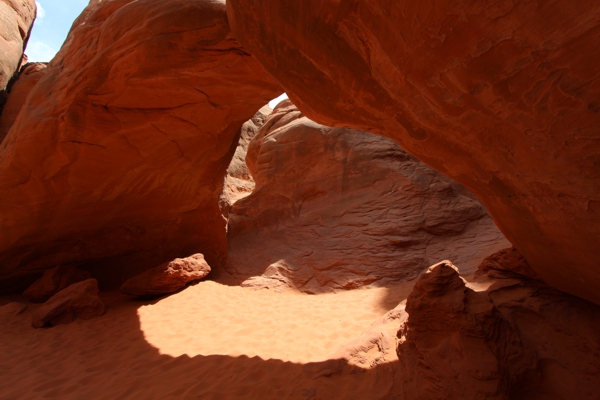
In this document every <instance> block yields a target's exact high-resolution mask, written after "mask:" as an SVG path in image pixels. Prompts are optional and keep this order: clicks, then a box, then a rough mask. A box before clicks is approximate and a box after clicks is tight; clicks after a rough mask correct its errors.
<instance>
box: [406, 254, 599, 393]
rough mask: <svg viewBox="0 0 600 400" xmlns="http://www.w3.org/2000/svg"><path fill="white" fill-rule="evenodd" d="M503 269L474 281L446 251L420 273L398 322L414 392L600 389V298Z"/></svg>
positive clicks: (409, 389)
mask: <svg viewBox="0 0 600 400" xmlns="http://www.w3.org/2000/svg"><path fill="white" fill-rule="evenodd" d="M501 274H504V275H503V276H502V275H498V274H494V277H495V278H496V279H495V280H493V281H488V282H480V285H479V286H478V285H477V284H475V286H471V285H466V282H465V281H464V280H463V279H462V278H461V277H460V276H459V274H458V270H457V268H456V267H454V265H452V264H451V263H450V262H448V261H445V262H442V263H440V264H438V265H434V266H432V267H431V268H430V269H429V271H428V273H426V274H424V275H422V276H421V277H420V278H419V280H418V281H417V283H416V285H415V288H414V290H413V292H412V293H411V294H410V295H409V297H408V300H407V304H406V311H407V312H408V314H409V315H408V319H407V320H406V322H405V323H404V324H403V326H402V328H401V330H400V332H399V339H400V340H399V345H398V358H399V362H400V371H399V373H398V374H397V377H398V378H399V379H400V380H401V382H400V384H401V385H402V388H403V391H404V396H405V398H406V399H461V398H464V399H482V398H485V399H540V400H541V399H567V398H577V399H593V398H596V397H597V394H598V391H599V390H600V382H599V381H598V379H597V376H598V374H599V373H600V334H599V333H598V332H600V330H599V329H600V318H599V317H600V308H599V307H598V306H596V305H594V304H591V303H588V302H587V301H585V300H581V299H578V298H576V297H573V296H570V295H568V294H565V293H562V292H559V291H557V290H555V289H553V288H550V287H549V286H547V285H545V284H544V283H542V282H540V281H537V280H530V279H527V278H523V277H522V276H521V277H519V275H516V274H512V273H509V272H501ZM484 284H486V285H484ZM490 284H491V286H490ZM481 285H483V286H481ZM485 287H488V288H487V290H482V288H485ZM474 289H477V290H474Z"/></svg>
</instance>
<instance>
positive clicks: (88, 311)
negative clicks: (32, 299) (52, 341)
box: [31, 279, 104, 328]
mask: <svg viewBox="0 0 600 400" xmlns="http://www.w3.org/2000/svg"><path fill="white" fill-rule="evenodd" d="M102 314H104V303H102V300H100V297H98V281H96V280H95V279H88V280H85V281H82V282H78V283H74V284H73V285H71V286H69V287H67V288H66V289H63V290H61V291H60V292H58V293H57V294H55V295H54V296H52V297H51V298H50V299H49V300H48V301H47V302H46V303H44V305H42V306H41V307H40V308H38V309H37V310H36V311H35V312H34V313H33V316H32V320H31V325H32V326H33V327H34V328H43V327H48V326H56V325H60V324H70V323H71V322H73V321H75V320H76V319H77V318H81V319H92V318H96V317H99V316H101V315H102Z"/></svg>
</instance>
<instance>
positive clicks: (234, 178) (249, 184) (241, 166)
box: [219, 105, 273, 218]
mask: <svg viewBox="0 0 600 400" xmlns="http://www.w3.org/2000/svg"><path fill="white" fill-rule="evenodd" d="M271 111H273V110H271V107H269V106H268V105H266V106H264V107H263V108H261V109H260V110H258V112H257V113H256V114H254V117H252V118H251V119H250V120H248V121H246V122H245V123H244V125H242V128H241V130H240V140H239V142H238V145H237V148H236V149H235V153H234V154H233V158H232V159H231V164H229V167H228V168H227V175H226V176H225V183H224V184H223V193H222V194H221V199H220V200H219V204H220V207H221V212H222V213H223V216H224V217H225V218H229V212H230V211H231V207H232V206H233V204H234V203H235V202H236V201H238V200H239V199H242V198H244V197H246V196H248V195H249V194H250V193H252V191H253V190H254V179H252V175H251V174H250V171H249V170H248V166H247V165H246V153H247V152H248V145H249V144H250V141H251V140H252V138H254V136H256V134H257V133H258V131H259V129H260V128H261V127H262V126H263V124H264V122H265V119H267V116H268V115H269V114H271Z"/></svg>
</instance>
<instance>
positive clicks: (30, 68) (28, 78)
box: [0, 63, 48, 143]
mask: <svg viewBox="0 0 600 400" xmlns="http://www.w3.org/2000/svg"><path fill="white" fill-rule="evenodd" d="M47 66H48V63H29V64H26V65H24V66H23V68H21V71H20V72H19V75H18V78H17V80H16V82H15V83H14V84H13V86H12V89H11V90H10V95H9V97H8V100H7V101H6V104H5V105H4V109H3V110H2V115H1V116H0V143H1V142H2V140H3V139H4V138H5V137H6V135H7V134H8V131H9V130H10V128H12V126H13V124H14V123H15V120H16V119H17V116H18V115H19V112H20V111H21V108H22V107H23V104H25V101H26V100H27V96H29V93H30V92H31V90H32V89H33V87H34V86H35V85H36V84H37V83H38V82H39V81H40V79H42V77H43V76H44V74H45V73H46V67H47Z"/></svg>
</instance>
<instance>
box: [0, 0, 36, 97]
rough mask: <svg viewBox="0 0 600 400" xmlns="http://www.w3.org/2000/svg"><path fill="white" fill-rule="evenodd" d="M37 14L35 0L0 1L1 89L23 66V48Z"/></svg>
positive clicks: (4, 87) (1, 89)
mask: <svg viewBox="0 0 600 400" xmlns="http://www.w3.org/2000/svg"><path fill="white" fill-rule="evenodd" d="M35 16H36V4H35V0H2V1H0V31H1V33H2V34H1V35H0V49H1V51H2V56H1V57H0V91H3V90H5V89H6V87H7V85H8V82H9V81H10V79H11V78H12V77H13V75H14V74H15V73H16V72H17V71H18V70H19V67H20V66H21V59H22V57H23V50H24V48H25V44H26V43H27V40H28V38H29V31H30V30H31V26H32V25H33V21H34V19H35Z"/></svg>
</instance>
